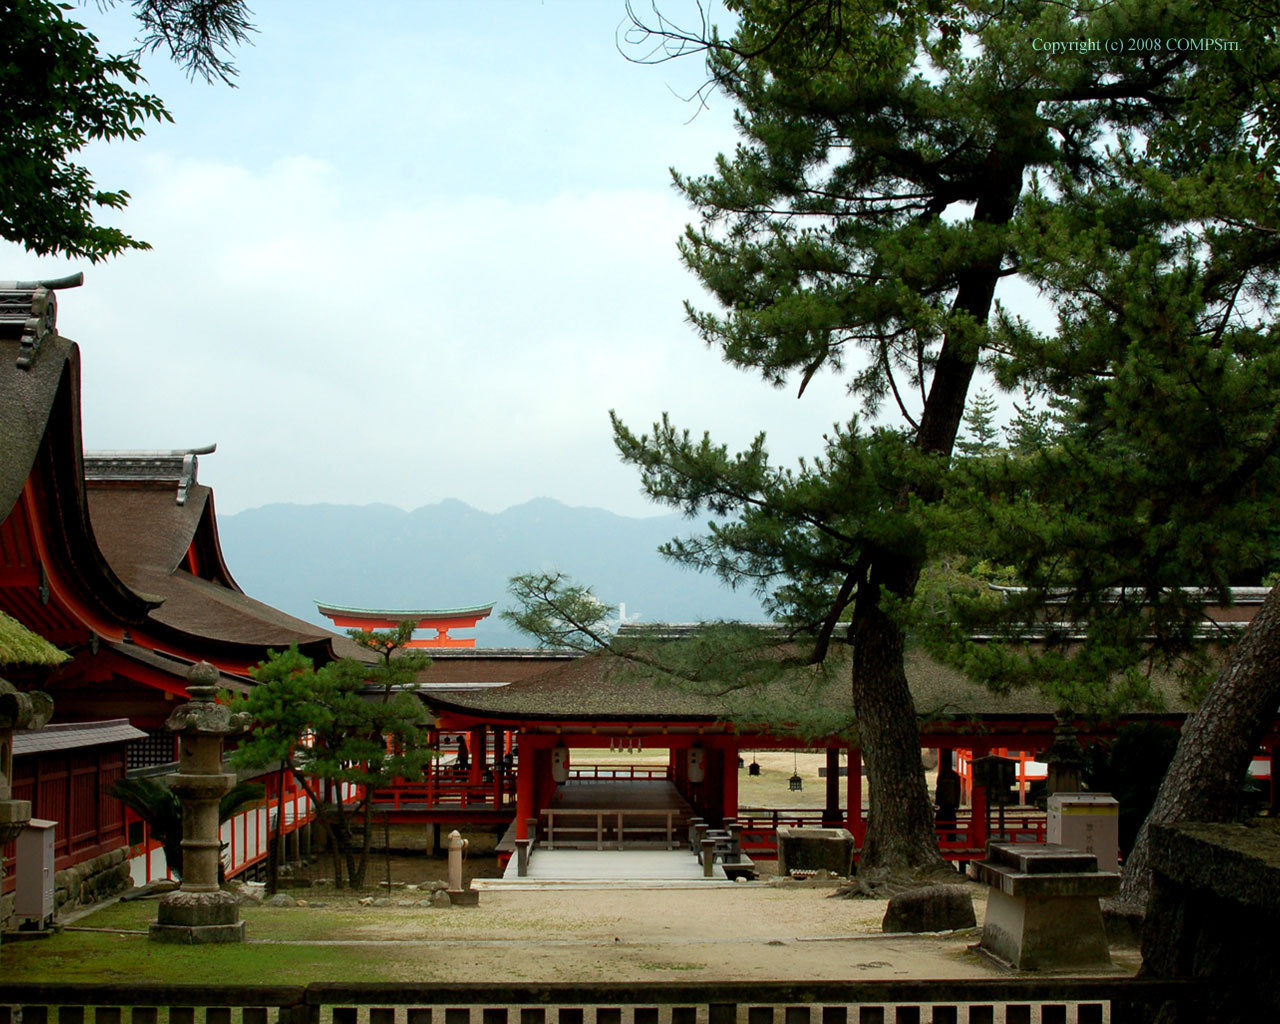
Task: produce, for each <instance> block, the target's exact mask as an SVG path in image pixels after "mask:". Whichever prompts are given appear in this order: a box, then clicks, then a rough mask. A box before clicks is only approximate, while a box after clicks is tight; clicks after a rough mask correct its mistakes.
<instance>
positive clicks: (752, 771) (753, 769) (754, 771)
mask: <svg viewBox="0 0 1280 1024" xmlns="http://www.w3.org/2000/svg"><path fill="white" fill-rule="evenodd" d="M747 774H748V775H759V774H760V766H759V765H758V764H756V758H755V755H754V754H752V755H751V763H750V764H749V765H747Z"/></svg>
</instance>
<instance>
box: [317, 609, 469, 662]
mask: <svg viewBox="0 0 1280 1024" xmlns="http://www.w3.org/2000/svg"><path fill="white" fill-rule="evenodd" d="M316 608H317V609H318V610H319V612H320V614H321V615H323V616H325V618H328V619H332V620H333V624H334V625H335V626H341V627H343V628H344V629H359V630H362V631H363V632H365V633H369V632H372V631H373V630H375V629H396V628H397V627H399V625H400V624H401V623H402V622H409V621H412V622H414V623H416V625H415V626H414V628H415V629H434V630H435V631H436V635H435V636H433V637H423V638H417V639H414V640H410V641H409V643H408V646H409V647H413V648H432V649H437V650H438V649H445V650H457V649H460V648H473V647H475V645H476V640H475V637H452V636H450V635H449V630H451V629H474V628H475V625H476V623H477V622H479V621H480V620H481V619H483V618H486V617H487V616H488V615H489V614H490V613H491V612H492V611H493V602H492V601H491V602H489V603H488V604H478V605H473V606H472V607H470V608H434V609H431V608H428V609H392V608H347V607H344V606H343V605H338V604H324V603H322V602H320V601H317V602H316Z"/></svg>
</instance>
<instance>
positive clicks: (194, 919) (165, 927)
mask: <svg viewBox="0 0 1280 1024" xmlns="http://www.w3.org/2000/svg"><path fill="white" fill-rule="evenodd" d="M151 939H152V940H153V941H155V942H172V943H176V944H179V945H185V946H196V945H203V944H204V943H208V942H243V941H244V922H243V921H241V920H240V902H239V900H238V899H237V898H236V897H235V896H234V895H232V894H231V893H229V892H223V891H221V890H217V891H215V892H184V891H183V890H181V889H179V890H178V891H177V892H171V893H169V894H168V895H167V896H165V898H164V899H162V900H161V901H160V907H159V912H158V913H157V914H156V921H155V923H154V924H152V925H151Z"/></svg>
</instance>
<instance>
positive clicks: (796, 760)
mask: <svg viewBox="0 0 1280 1024" xmlns="http://www.w3.org/2000/svg"><path fill="white" fill-rule="evenodd" d="M787 785H789V786H790V787H791V792H793V793H798V792H799V791H800V790H802V789H804V779H802V778H800V752H799V751H797V750H793V751H791V778H790V779H788V780H787Z"/></svg>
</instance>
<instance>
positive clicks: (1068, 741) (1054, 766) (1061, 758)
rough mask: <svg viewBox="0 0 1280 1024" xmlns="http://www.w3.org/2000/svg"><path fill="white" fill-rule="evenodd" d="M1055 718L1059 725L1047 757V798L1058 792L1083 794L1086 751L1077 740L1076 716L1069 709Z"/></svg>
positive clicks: (1054, 731) (1045, 756)
mask: <svg viewBox="0 0 1280 1024" xmlns="http://www.w3.org/2000/svg"><path fill="white" fill-rule="evenodd" d="M1054 717H1055V718H1056V719H1057V725H1056V726H1055V727H1054V730H1053V745H1052V746H1051V747H1050V748H1049V749H1048V751H1047V752H1046V753H1045V755H1044V762H1045V764H1047V765H1048V766H1049V774H1048V778H1047V779H1046V780H1045V797H1046V798H1048V797H1051V796H1053V794H1055V793H1078V792H1080V789H1081V785H1082V780H1083V778H1084V752H1083V751H1082V750H1081V749H1080V742H1079V740H1078V739H1077V738H1076V736H1077V733H1076V726H1075V715H1073V714H1072V713H1071V710H1070V709H1069V708H1062V709H1060V710H1059V711H1058V712H1057V714H1056V715H1055V716H1054Z"/></svg>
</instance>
